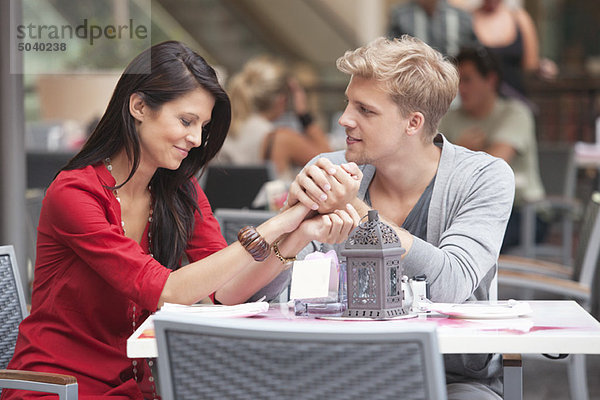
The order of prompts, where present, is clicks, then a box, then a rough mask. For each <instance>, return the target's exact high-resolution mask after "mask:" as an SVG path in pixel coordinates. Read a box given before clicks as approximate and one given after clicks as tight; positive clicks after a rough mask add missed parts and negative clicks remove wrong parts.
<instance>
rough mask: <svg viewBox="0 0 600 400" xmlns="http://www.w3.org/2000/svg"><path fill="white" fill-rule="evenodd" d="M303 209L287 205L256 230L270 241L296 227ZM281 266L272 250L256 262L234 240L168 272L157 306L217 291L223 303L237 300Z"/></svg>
mask: <svg viewBox="0 0 600 400" xmlns="http://www.w3.org/2000/svg"><path fill="white" fill-rule="evenodd" d="M307 213H308V209H307V208H306V207H304V206H299V207H296V206H294V207H291V208H290V209H289V210H287V211H285V212H283V213H281V214H279V215H277V216H275V217H273V218H271V219H269V220H268V221H266V222H264V223H263V224H261V225H260V226H259V227H257V228H256V231H257V232H258V233H259V234H260V235H261V236H262V238H263V239H264V240H265V241H266V242H267V243H269V244H272V243H273V242H274V241H275V240H276V239H277V238H279V237H280V236H281V235H283V234H285V233H288V232H290V231H292V230H294V229H296V228H297V227H298V225H299V224H300V222H301V221H302V220H303V219H304V217H305V216H306V214H307ZM300 245H301V244H298V246H300ZM298 251H299V250H298ZM281 270H282V266H281V262H280V261H279V259H277V258H276V257H275V256H273V254H271V255H270V256H269V257H268V258H267V259H266V260H265V261H262V262H257V261H255V260H254V259H253V258H252V256H251V255H250V253H249V252H248V251H247V250H246V249H245V248H244V247H243V246H242V245H241V244H240V243H239V242H235V243H233V244H231V245H230V246H228V247H226V248H225V249H223V250H221V251H218V252H217V253H214V254H212V255H210V256H208V257H206V258H204V259H202V260H198V261H196V262H193V263H190V264H188V265H186V266H185V267H182V268H180V269H179V270H177V271H174V272H172V273H171V274H170V276H169V278H168V279H167V282H166V284H165V287H164V288H163V292H162V293H161V298H160V301H159V307H160V306H162V304H163V303H165V302H169V303H177V304H193V303H195V302H197V301H199V300H201V299H203V298H205V297H207V296H208V295H210V294H211V293H213V292H217V294H216V298H217V299H218V300H219V301H220V302H222V303H224V304H234V303H239V302H242V301H245V300H246V299H247V298H248V297H250V296H251V295H252V294H254V293H255V292H256V291H257V290H259V289H260V288H261V287H263V286H264V285H266V284H267V283H269V282H270V281H271V280H273V278H275V277H276V276H277V275H278V274H279V272H281Z"/></svg>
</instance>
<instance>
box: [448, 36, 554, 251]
mask: <svg viewBox="0 0 600 400" xmlns="http://www.w3.org/2000/svg"><path fill="white" fill-rule="evenodd" d="M456 62H457V66H458V73H459V77H460V83H459V86H458V87H459V89H458V91H459V95H460V100H461V102H460V107H459V108H458V109H453V110H450V111H448V113H447V114H446V115H445V116H444V117H443V118H442V121H441V122H440V132H442V133H443V134H444V135H446V137H447V138H448V140H450V141H451V142H453V143H455V144H458V145H459V146H464V147H466V148H468V149H471V150H475V151H484V152H486V153H488V154H491V155H493V156H495V157H499V158H502V159H503V160H504V161H506V162H507V163H508V164H509V165H510V166H511V168H512V169H513V172H514V174H515V201H514V206H513V210H512V213H511V216H510V219H509V221H508V226H507V228H506V234H505V236H504V243H503V247H502V250H503V251H504V250H506V249H508V248H510V247H512V246H516V245H518V244H519V243H520V236H521V234H520V233H521V223H520V222H521V213H520V211H519V210H520V207H521V206H522V205H523V203H524V202H526V201H535V200H539V199H540V198H542V197H544V187H543V186H542V181H541V178H540V173H539V166H538V158H537V142H536V137H535V122H534V118H533V114H532V113H531V111H530V110H529V109H528V108H527V107H526V106H525V105H524V104H523V103H522V102H520V101H519V100H516V99H511V98H503V97H501V96H500V95H499V93H498V89H499V84H500V79H501V73H500V70H499V67H498V64H497V62H496V60H495V58H494V57H493V56H492V55H491V54H489V53H488V52H487V50H486V49H485V48H483V47H479V48H466V49H463V50H461V52H460V53H459V54H458V56H457V57H456ZM537 219H538V221H537V224H536V228H537V232H536V241H537V242H539V241H542V240H543V239H544V236H545V231H546V227H547V223H546V222H545V221H544V218H543V215H538V216H537Z"/></svg>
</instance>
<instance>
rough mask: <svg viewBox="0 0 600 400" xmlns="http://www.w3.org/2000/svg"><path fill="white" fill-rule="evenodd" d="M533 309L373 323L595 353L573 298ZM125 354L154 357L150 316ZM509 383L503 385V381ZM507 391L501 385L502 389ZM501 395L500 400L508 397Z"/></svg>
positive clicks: (444, 339) (515, 385) (521, 346)
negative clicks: (502, 315) (427, 326)
mask: <svg viewBox="0 0 600 400" xmlns="http://www.w3.org/2000/svg"><path fill="white" fill-rule="evenodd" d="M528 303H529V304H530V305H531V308H532V310H533V313H532V314H531V315H530V316H528V317H519V318H510V319H479V320H468V319H456V318H448V317H446V316H442V315H439V314H436V315H419V316H418V317H417V318H412V319H401V320H391V321H377V322H376V323H377V324H410V323H423V322H426V323H433V324H436V326H437V334H438V340H439V348H440V351H441V352H442V353H444V354H451V353H471V354H473V353H501V354H543V353H547V354H600V322H598V321H597V320H596V319H594V318H593V317H592V316H591V315H590V314H589V313H588V312H587V311H585V310H584V309H583V308H582V307H581V306H579V304H577V303H576V302H574V301H529V302H528ZM254 318H265V319H267V320H269V321H273V322H275V321H281V323H286V324H287V323H294V324H296V323H324V324H348V323H364V322H361V321H358V322H349V321H336V320H329V319H327V320H326V319H314V318H308V317H296V316H295V315H294V313H293V311H290V310H288V309H287V307H286V306H285V305H282V307H279V306H272V307H271V308H270V309H269V311H268V312H267V313H265V314H262V315H260V316H257V317H254ZM127 356H128V357H130V358H155V357H157V356H158V352H157V347H156V340H155V339H154V331H153V325H152V317H150V318H148V319H147V320H146V322H144V323H143V324H142V325H141V326H140V327H139V328H138V329H137V330H136V332H135V333H134V334H133V335H132V336H131V337H130V338H129V339H128V340H127ZM515 366H516V368H513V370H512V371H511V372H510V374H511V376H510V377H508V376H505V388H506V387H510V388H511V394H512V397H511V396H508V397H511V398H520V396H522V382H521V365H520V363H517V364H515ZM509 380H510V381H511V382H510V384H507V382H508V381H509ZM505 391H506V389H505ZM508 397H507V396H506V393H505V399H506V398H508Z"/></svg>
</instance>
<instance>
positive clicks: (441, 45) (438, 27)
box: [388, 0, 477, 56]
mask: <svg viewBox="0 0 600 400" xmlns="http://www.w3.org/2000/svg"><path fill="white" fill-rule="evenodd" d="M403 34H407V35H410V36H413V37H416V38H419V39H421V40H422V41H424V42H425V43H427V44H429V45H430V46H431V47H433V48H434V49H436V50H438V51H439V52H441V53H442V54H444V55H447V56H455V55H456V54H457V53H458V51H459V49H460V48H461V47H464V46H474V45H475V44H476V43H477V37H476V36H475V33H474V32H473V26H472V22H471V15H470V14H469V13H468V12H467V11H465V10H462V9H460V8H457V7H453V6H451V5H450V4H448V2H447V1H446V0H411V1H409V2H408V3H406V4H401V5H398V6H396V7H394V8H393V9H392V10H391V12H390V22H389V27H388V37H390V38H396V37H400V36H402V35H403Z"/></svg>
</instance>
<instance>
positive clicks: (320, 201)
mask: <svg viewBox="0 0 600 400" xmlns="http://www.w3.org/2000/svg"><path fill="white" fill-rule="evenodd" d="M361 179H362V172H361V171H360V169H359V168H358V166H357V165H356V164H355V163H347V164H342V165H335V164H333V163H332V162H331V161H329V160H328V159H326V158H320V159H318V160H317V162H316V163H315V164H313V165H311V166H309V167H306V168H304V169H303V170H302V171H301V172H300V173H299V174H298V176H296V179H294V182H292V184H291V186H290V190H289V193H288V200H287V203H288V206H292V205H294V204H296V203H298V202H300V203H302V204H303V205H304V206H306V207H308V208H310V209H311V210H317V211H318V212H319V213H321V214H324V213H330V212H332V211H334V210H342V209H345V206H346V204H348V203H350V202H351V201H352V200H353V199H354V198H355V197H356V194H357V193H358V189H359V187H360V181H361Z"/></svg>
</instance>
